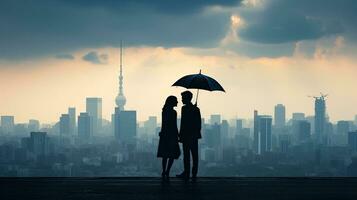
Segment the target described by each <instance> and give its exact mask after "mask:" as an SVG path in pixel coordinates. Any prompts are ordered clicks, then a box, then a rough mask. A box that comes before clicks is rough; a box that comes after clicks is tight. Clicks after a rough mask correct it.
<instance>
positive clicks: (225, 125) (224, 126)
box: [221, 120, 231, 146]
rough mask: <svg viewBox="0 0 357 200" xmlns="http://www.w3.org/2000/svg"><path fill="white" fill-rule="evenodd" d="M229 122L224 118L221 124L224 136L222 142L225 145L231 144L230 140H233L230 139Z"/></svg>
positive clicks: (222, 135)
mask: <svg viewBox="0 0 357 200" xmlns="http://www.w3.org/2000/svg"><path fill="white" fill-rule="evenodd" d="M228 132H229V124H228V121H227V120H222V124H221V137H222V142H223V144H222V145H223V146H228V145H229V141H231V140H230V139H229V135H228V134H229V133H228Z"/></svg>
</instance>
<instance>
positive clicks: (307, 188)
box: [0, 178, 357, 200]
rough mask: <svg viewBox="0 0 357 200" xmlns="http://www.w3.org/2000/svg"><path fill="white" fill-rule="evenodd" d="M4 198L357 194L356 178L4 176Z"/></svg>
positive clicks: (0, 182)
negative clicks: (188, 179)
mask: <svg viewBox="0 0 357 200" xmlns="http://www.w3.org/2000/svg"><path fill="white" fill-rule="evenodd" d="M0 199H2V200H7V199H22V200H26V199H31V200H32V199H76V200H80V199H86V200H89V199H117V200H124V199H140V200H144V199H165V200H166V199H167V200H175V199H185V200H190V199H195V200H200V199H218V200H226V199H264V200H268V199H336V200H339V199H351V200H352V199H353V200H357V178H199V179H198V180H197V182H196V183H192V182H189V183H185V182H183V181H182V180H179V179H175V178H173V179H171V181H170V182H169V183H163V182H162V181H161V180H160V178H0Z"/></svg>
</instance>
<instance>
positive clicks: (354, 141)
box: [348, 131, 357, 152]
mask: <svg viewBox="0 0 357 200" xmlns="http://www.w3.org/2000/svg"><path fill="white" fill-rule="evenodd" d="M348 146H349V148H350V149H351V150H352V151H353V152H357V131H352V132H349V133H348Z"/></svg>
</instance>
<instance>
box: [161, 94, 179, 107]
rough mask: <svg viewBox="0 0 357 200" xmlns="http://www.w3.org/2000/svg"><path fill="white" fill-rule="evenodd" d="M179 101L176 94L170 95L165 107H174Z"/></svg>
mask: <svg viewBox="0 0 357 200" xmlns="http://www.w3.org/2000/svg"><path fill="white" fill-rule="evenodd" d="M176 103H177V98H176V97H175V96H172V95H171V96H168V97H167V98H166V101H165V105H164V107H163V108H164V109H165V108H173V107H174V106H175V105H176Z"/></svg>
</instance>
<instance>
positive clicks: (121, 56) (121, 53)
mask: <svg viewBox="0 0 357 200" xmlns="http://www.w3.org/2000/svg"><path fill="white" fill-rule="evenodd" d="M122 73H123V40H120V76H121V75H122Z"/></svg>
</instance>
